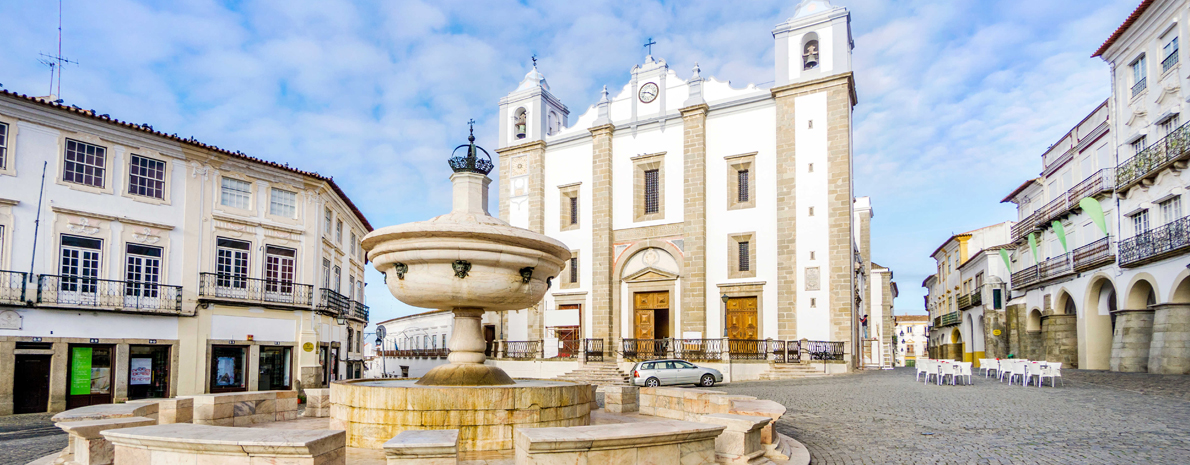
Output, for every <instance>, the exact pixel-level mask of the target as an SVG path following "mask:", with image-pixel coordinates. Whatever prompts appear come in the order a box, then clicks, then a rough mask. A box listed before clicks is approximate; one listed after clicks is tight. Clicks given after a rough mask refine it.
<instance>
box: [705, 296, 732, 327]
mask: <svg viewBox="0 0 1190 465" xmlns="http://www.w3.org/2000/svg"><path fill="white" fill-rule="evenodd" d="M728 299H730V297H727V294H723V295H722V296H720V297H719V300H722V301H723V318H722V320H723V337H727V300H728ZM707 336H710V334H708V335H707Z"/></svg>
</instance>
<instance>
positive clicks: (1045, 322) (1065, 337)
mask: <svg viewBox="0 0 1190 465" xmlns="http://www.w3.org/2000/svg"><path fill="white" fill-rule="evenodd" d="M1077 324H1078V317H1077V316H1076V315H1066V314H1062V315H1047V316H1045V317H1044V318H1042V320H1041V329H1042V331H1041V333H1042V338H1043V339H1044V342H1043V343H1042V345H1043V346H1044V347H1045V360H1046V361H1047V362H1058V363H1061V364H1062V367H1063V368H1078V329H1077V327H1076V325H1077Z"/></svg>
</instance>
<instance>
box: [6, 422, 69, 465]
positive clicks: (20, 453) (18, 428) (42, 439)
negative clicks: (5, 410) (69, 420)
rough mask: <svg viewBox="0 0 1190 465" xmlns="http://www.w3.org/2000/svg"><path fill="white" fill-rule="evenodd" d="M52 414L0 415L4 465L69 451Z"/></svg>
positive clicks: (64, 437)
mask: <svg viewBox="0 0 1190 465" xmlns="http://www.w3.org/2000/svg"><path fill="white" fill-rule="evenodd" d="M52 416H54V414H52V413H29V414H24V415H9V416H0V464H17V465H23V464H26V463H29V462H31V461H33V460H37V459H39V458H41V457H44V456H46V455H49V454H53V453H57V452H61V451H62V449H65V448H66V432H64V431H62V430H60V429H58V428H57V427H55V426H54V422H52V421H50V417H52Z"/></svg>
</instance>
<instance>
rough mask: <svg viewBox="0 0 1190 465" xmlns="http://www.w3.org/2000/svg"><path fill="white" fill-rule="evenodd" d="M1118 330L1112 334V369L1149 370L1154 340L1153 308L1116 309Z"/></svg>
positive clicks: (1139, 371)
mask: <svg viewBox="0 0 1190 465" xmlns="http://www.w3.org/2000/svg"><path fill="white" fill-rule="evenodd" d="M1115 314H1116V332H1115V333H1114V334H1112V343H1111V371H1123V372H1129V373H1144V372H1147V371H1149V348H1150V346H1151V345H1152V341H1153V310H1116V311H1115Z"/></svg>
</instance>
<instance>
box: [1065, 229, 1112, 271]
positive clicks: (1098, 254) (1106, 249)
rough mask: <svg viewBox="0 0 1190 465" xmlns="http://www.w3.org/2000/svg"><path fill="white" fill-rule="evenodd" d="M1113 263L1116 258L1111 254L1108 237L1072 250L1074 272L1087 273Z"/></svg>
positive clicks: (1109, 238)
mask: <svg viewBox="0 0 1190 465" xmlns="http://www.w3.org/2000/svg"><path fill="white" fill-rule="evenodd" d="M1115 261H1116V256H1115V255H1112V253H1111V237H1110V236H1109V237H1105V238H1103V239H1100V240H1097V241H1095V242H1092V243H1090V244H1087V245H1084V246H1082V247H1079V248H1077V249H1074V271H1078V272H1082V271H1087V270H1091V269H1095V268H1098V267H1100V266H1103V265H1110V264H1111V263H1112V262H1115Z"/></svg>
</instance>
